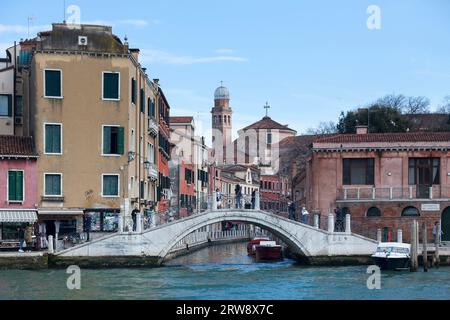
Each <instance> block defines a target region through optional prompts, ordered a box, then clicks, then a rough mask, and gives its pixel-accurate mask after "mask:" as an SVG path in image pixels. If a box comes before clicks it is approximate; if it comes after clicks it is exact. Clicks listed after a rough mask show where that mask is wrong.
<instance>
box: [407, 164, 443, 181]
mask: <svg viewBox="0 0 450 320" xmlns="http://www.w3.org/2000/svg"><path fill="white" fill-rule="evenodd" d="M440 160H441V159H439V158H410V159H409V174H408V181H409V184H410V185H414V184H416V185H424V186H432V185H433V184H440V179H439V176H440V170H439V169H440Z"/></svg>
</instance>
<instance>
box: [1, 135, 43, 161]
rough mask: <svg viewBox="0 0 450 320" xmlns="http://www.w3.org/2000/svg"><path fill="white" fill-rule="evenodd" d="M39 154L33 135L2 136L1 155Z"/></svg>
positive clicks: (34, 155) (33, 155)
mask: <svg viewBox="0 0 450 320" xmlns="http://www.w3.org/2000/svg"><path fill="white" fill-rule="evenodd" d="M37 155H38V154H37V153H36V148H35V145H34V141H33V138H32V137H18V136H0V156H32V157H36V156H37Z"/></svg>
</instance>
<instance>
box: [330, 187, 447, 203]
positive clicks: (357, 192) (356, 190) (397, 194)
mask: <svg viewBox="0 0 450 320" xmlns="http://www.w3.org/2000/svg"><path fill="white" fill-rule="evenodd" d="M425 199H450V187H444V186H441V185H434V186H424V185H413V186H407V187H376V188H373V187H345V188H341V189H338V191H337V200H347V201H352V200H425Z"/></svg>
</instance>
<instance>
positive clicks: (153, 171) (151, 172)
mask: <svg viewBox="0 0 450 320" xmlns="http://www.w3.org/2000/svg"><path fill="white" fill-rule="evenodd" d="M147 173H148V177H149V178H150V179H151V180H153V181H156V180H157V179H158V167H157V166H156V164H154V163H151V164H150V166H149V168H148V170H147Z"/></svg>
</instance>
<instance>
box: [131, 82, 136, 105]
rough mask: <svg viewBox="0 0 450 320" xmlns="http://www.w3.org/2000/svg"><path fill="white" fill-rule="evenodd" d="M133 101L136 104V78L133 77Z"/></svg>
mask: <svg viewBox="0 0 450 320" xmlns="http://www.w3.org/2000/svg"><path fill="white" fill-rule="evenodd" d="M131 102H132V103H134V104H136V80H134V78H133V79H131Z"/></svg>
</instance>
